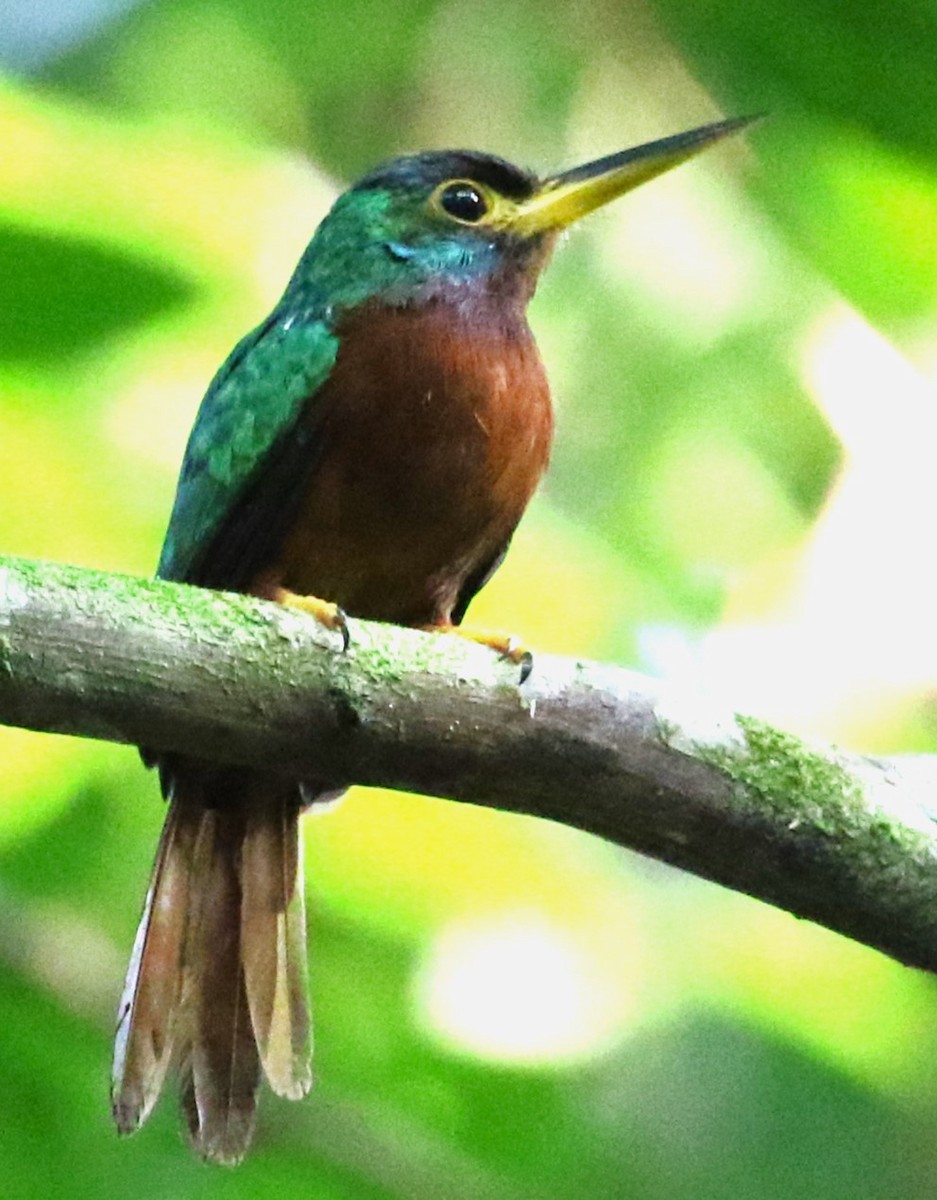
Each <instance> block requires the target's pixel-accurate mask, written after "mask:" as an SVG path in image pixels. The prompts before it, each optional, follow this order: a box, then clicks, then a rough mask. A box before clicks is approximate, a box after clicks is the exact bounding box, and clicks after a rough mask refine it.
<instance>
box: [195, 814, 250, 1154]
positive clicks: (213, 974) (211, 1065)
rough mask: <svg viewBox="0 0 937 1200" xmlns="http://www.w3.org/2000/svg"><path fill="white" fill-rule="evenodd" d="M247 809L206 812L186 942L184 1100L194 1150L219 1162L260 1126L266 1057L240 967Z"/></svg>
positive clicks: (243, 1145)
mask: <svg viewBox="0 0 937 1200" xmlns="http://www.w3.org/2000/svg"><path fill="white" fill-rule="evenodd" d="M243 836H244V816H243V812H242V811H241V812H238V811H237V810H235V811H234V812H233V813H232V812H230V811H225V810H221V809H209V810H206V811H205V812H204V813H203V816H202V829H201V832H200V836H199V839H198V844H197V846H196V852H195V861H194V866H195V870H196V872H197V878H198V883H199V902H198V906H197V911H196V912H195V913H194V914H193V919H192V923H191V926H190V937H189V938H188V939H187V945H186V952H185V957H186V972H187V976H188V978H187V988H188V989H189V995H190V999H187V1003H188V1004H189V1005H191V1008H190V1011H189V1014H188V1015H189V1019H190V1021H191V1035H192V1048H191V1056H190V1059H189V1067H188V1070H189V1072H190V1075H191V1085H188V1083H187V1084H186V1086H185V1087H184V1091H186V1092H187V1091H188V1090H189V1086H190V1087H191V1101H190V1102H188V1103H186V1104H185V1105H184V1107H185V1111H186V1115H187V1118H188V1121H189V1134H190V1136H191V1139H192V1144H193V1146H194V1148H195V1149H196V1150H197V1151H198V1153H199V1154H201V1155H202V1156H203V1157H204V1158H208V1159H211V1160H212V1161H214V1162H219V1163H227V1164H234V1163H237V1162H240V1160H241V1159H242V1158H243V1157H244V1152H245V1151H246V1149H247V1147H248V1145H249V1143H250V1139H251V1135H252V1134H253V1131H254V1115H255V1111H256V1107H257V1089H258V1087H259V1085H260V1059H259V1057H258V1054H257V1046H256V1042H255V1038H254V1031H253V1029H252V1028H251V1022H250V1013H249V1011H248V1006H247V996H246V994H245V991H244V976H243V972H242V967H241V926H240V908H241V889H240V884H239V881H238V862H239V858H240V851H241V845H242V839H243Z"/></svg>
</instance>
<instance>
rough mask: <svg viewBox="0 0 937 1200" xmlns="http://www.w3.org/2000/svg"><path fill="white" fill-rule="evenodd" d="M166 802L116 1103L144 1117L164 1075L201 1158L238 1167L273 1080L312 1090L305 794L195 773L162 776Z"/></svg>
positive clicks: (173, 764)
mask: <svg viewBox="0 0 937 1200" xmlns="http://www.w3.org/2000/svg"><path fill="white" fill-rule="evenodd" d="M160 766H161V777H162V779H163V783H164V788H165V790H166V791H167V793H168V794H169V795H170V796H171V802H170V806H169V813H168V816H167V818H166V825H165V828H164V830H163V835H162V839H161V841H160V845H159V850H158V852H157V857H156V864H155V866H154V869H153V877H152V880H151V884H150V890H149V893H148V895H147V899H146V905H145V908H144V912H143V917H142V919H141V922H140V927H139V930H138V932H137V937H136V941H135V943H134V949H133V955H132V958H131V961H130V967H129V970H128V972H127V981H126V984H125V987H124V994H123V997H122V999H121V1005H120V1012H119V1017H118V1027H117V1039H116V1043H115V1047H114V1072H113V1085H112V1102H113V1109H114V1118H115V1120H116V1122H117V1127H118V1129H119V1130H120V1131H121V1132H122V1133H129V1132H132V1131H133V1130H134V1129H136V1128H138V1127H139V1126H140V1125H141V1124H142V1123H143V1121H145V1120H146V1118H147V1117H148V1116H149V1114H150V1112H151V1110H152V1108H153V1106H154V1104H155V1103H156V1100H157V1098H158V1096H159V1093H160V1091H161V1089H162V1086H163V1083H164V1080H165V1077H166V1073H167V1070H168V1068H169V1067H170V1065H175V1066H177V1067H178V1069H179V1074H180V1077H181V1085H182V1107H183V1111H184V1113H185V1117H186V1121H187V1124H188V1127H189V1136H190V1139H191V1141H192V1144H193V1147H194V1148H195V1150H196V1151H197V1152H198V1153H199V1154H201V1155H202V1156H203V1157H204V1158H207V1159H210V1160H212V1161H214V1162H220V1163H237V1162H239V1161H240V1160H241V1159H242V1158H243V1156H244V1153H245V1151H246V1150H247V1147H248V1145H249V1143H250V1139H251V1135H252V1133H253V1128H254V1118H255V1113H256V1107H257V1091H258V1088H259V1085H260V1080H261V1077H262V1074H263V1073H265V1074H266V1076H267V1078H268V1080H269V1082H270V1085H271V1087H272V1088H273V1089H274V1091H276V1092H278V1093H279V1094H280V1095H283V1096H287V1097H290V1098H292V1099H299V1098H300V1097H301V1096H303V1095H305V1093H306V1092H307V1091H308V1090H309V1087H310V1085H311V1083H312V1068H311V1062H310V1060H311V1044H312V1039H311V1032H310V1019H309V983H308V972H307V964H306V916H305V900H304V895H303V879H302V855H301V853H300V827H299V817H300V812H301V808H302V797H301V794H300V790H299V785H298V784H292V783H288V782H284V781H282V780H280V779H277V778H276V777H274V776H269V775H258V774H255V773H254V772H245V771H234V770H228V769H225V768H221V767H213V766H210V765H208V764H204V763H199V762H195V761H193V760H191V759H178V760H171V761H166V762H163V763H161V764H160Z"/></svg>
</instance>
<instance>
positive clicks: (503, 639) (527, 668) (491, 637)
mask: <svg viewBox="0 0 937 1200" xmlns="http://www.w3.org/2000/svg"><path fill="white" fill-rule="evenodd" d="M430 628H431V629H432V630H433V631H435V632H443V633H454V634H455V635H456V636H457V637H461V638H465V639H466V641H469V642H475V643H476V644H477V645H479V646H487V647H489V649H491V650H494V651H496V653H498V654H500V656H501V657H502V658H506V659H507V660H508V662H512V663H514V665H515V666H517V667H520V672H521V677H520V679H519V680H518V682H519V683H523V682H524V681H525V680H526V679H527V678H528V676H529V675H530V673H531V671H532V670H533V669H534V656H533V655H532V654H531V652H530V651H529V650H528V649H527V647H526V646H525V645H524V643H523V642H522V641H521V640H520V638H517V637H515V636H514V634H513V633H501V632H500V631H499V630H494V629H474V628H472V626H470V625H468V626H466V625H445V626H443V627H442V629H441V630H440V627H439V626H438V625H433V626H430Z"/></svg>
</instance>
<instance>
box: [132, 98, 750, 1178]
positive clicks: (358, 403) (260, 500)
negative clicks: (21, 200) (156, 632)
mask: <svg viewBox="0 0 937 1200" xmlns="http://www.w3.org/2000/svg"><path fill="white" fill-rule="evenodd" d="M745 123H746V122H745V121H738V120H736V121H723V122H719V123H717V124H713V125H708V126H704V127H702V128H700V129H695V130H692V131H690V132H688V133H682V134H679V135H677V136H675V137H670V138H665V139H663V140H661V141H657V142H652V143H650V144H647V145H643V146H639V147H637V148H635V149H631V150H625V151H623V152H622V153H619V154H613V155H610V156H609V157H607V158H602V159H599V160H598V161H596V162H592V163H589V164H588V165H586V166H581V167H576V168H575V169H573V170H571V171H566V172H564V173H563V174H559V175H553V176H550V177H548V178H545V179H540V178H537V177H536V176H535V175H533V174H531V173H529V172H527V171H524V170H521V169H519V168H518V167H515V166H512V165H511V164H510V163H508V162H505V161H504V160H503V159H500V158H496V157H494V156H493V155H488V154H479V153H473V152H468V151H448V152H430V153H424V154H415V155H411V156H408V157H403V158H397V159H394V160H393V161H391V162H389V163H387V164H386V165H384V166H381V167H378V168H377V169H376V170H373V171H371V172H370V174H368V175H366V176H365V177H364V178H363V179H361V180H360V181H359V182H358V183H357V184H355V186H354V187H352V188H351V189H350V190H349V191H347V192H345V193H344V194H343V195H342V196H340V197H339V199H338V200H337V201H336V203H335V205H334V207H333V208H332V210H331V212H329V214H328V215H327V216H326V218H325V219H324V220H323V222H322V224H321V225H320V226H319V228H318V230H317V231H316V233H315V236H314V237H313V239H312V241H311V242H310V243H309V246H308V247H307V249H306V251H305V253H304V254H303V256H302V258H301V259H300V262H299V265H298V266H297V268H296V271H295V273H294V274H293V277H292V279H291V280H290V282H289V284H288V286H287V288H286V291H285V293H284V295H283V297H282V299H281V300H280V302H279V303H278V304H277V306H276V307H275V308H274V310H273V312H272V313H271V314H270V316H269V317H268V318H267V319H266V320H265V321H264V322H263V324H261V325H260V326H258V328H257V329H255V330H254V331H253V332H252V333H249V334H248V335H247V336H246V337H245V338H244V339H243V340H242V341H241V342H240V343H239V344H238V345H237V346H236V347H235V348H234V350H233V351H232V353H231V355H230V356H229V358H228V359H227V361H226V362H225V363H224V365H223V366H222V367H221V369H220V370H219V372H218V374H217V375H216V376H215V378H214V380H213V381H212V383H211V385H210V387H209V389H208V392H207V394H206V395H205V398H204V400H203V401H202V404H201V408H200V409H199V412H198V416H197V418H196V421H195V426H194V428H193V430H192V433H191V436H190V438H189V442H188V446H187V448H186V452H185V459H184V461H183V464H182V471H181V474H180V477H179V482H178V489H177V492H176V498H175V504H174V507H173V510H172V517H171V519H170V523H169V530H168V533H167V534H166V540H165V544H164V546H163V551H162V556H161V558H160V562H159V568H158V575H159V576H160V577H161V578H163V579H173V580H180V581H184V582H187V583H191V584H196V585H201V586H203V587H208V588H220V589H224V590H227V591H235V592H247V593H250V594H252V595H255V596H261V597H266V598H268V599H273V600H277V601H280V602H283V603H287V604H294V605H297V606H298V607H300V608H303V609H305V610H306V611H308V612H310V613H312V614H313V615H314V616H316V617H317V618H318V619H319V620H321V621H323V622H325V624H326V625H328V626H329V627H331V628H333V629H336V630H338V631H340V632H342V634H343V636H345V637H347V633H346V630H345V621H344V614H345V613H348V614H354V615H356V616H359V617H362V618H369V619H372V620H376V621H391V622H397V623H399V624H402V625H410V626H416V627H420V628H428V629H434V630H442V631H453V630H457V629H458V626H459V625H460V622H461V621H462V618H463V616H464V614H465V611H466V609H467V607H468V605H469V603H470V601H471V599H472V597H473V596H474V595H475V593H476V592H477V591H478V590H479V588H481V587H482V586H483V585H484V584H485V583H486V582H487V580H488V579H490V577H491V575H492V574H493V572H494V571H495V570H496V569H497V567H498V565H499V564H500V562H501V560H502V558H503V557H504V554H505V551H506V550H507V547H508V543H509V542H510V540H511V535H512V533H513V531H514V528H515V526H516V525H517V523H518V521H519V520H520V517H521V515H522V513H523V512H524V509H525V507H526V506H527V502H528V501H529V500H530V497H531V495H532V493H533V491H534V489H535V488H536V486H537V483H538V481H539V479H540V476H541V474H542V473H543V470H544V468H545V467H546V464H547V458H548V456H549V453H550V442H551V437H552V426H553V418H552V410H551V404H550V394H549V388H548V385H547V380H546V377H545V374H544V369H543V366H542V364H541V361H540V357H539V355H538V352H537V348H536V345H535V344H534V340H533V336H532V334H531V331H530V329H529V327H528V325H527V319H526V315H525V310H526V307H527V302H528V301H529V300H530V298H531V295H532V294H533V291H534V288H535V286H536V284H537V280H538V277H539V275H540V272H541V271H542V270H543V268H544V266H545V264H546V263H547V260H548V258H549V256H550V253H551V251H552V249H553V246H554V243H555V241H556V238H557V235H558V233H559V231H561V230H562V229H564V228H565V227H566V226H568V225H569V224H571V223H572V222H573V221H576V220H578V219H579V218H580V217H582V216H584V215H585V214H586V213H588V212H590V211H591V210H592V209H595V208H597V207H599V206H600V205H602V204H605V203H606V202H607V201H609V200H612V199H613V198H615V197H616V196H619V195H621V194H622V193H624V192H627V191H629V190H630V189H631V188H634V187H636V186H637V185H638V184H641V183H643V182H645V181H646V180H649V179H652V178H654V176H656V175H660V174H661V173H662V172H664V171H666V170H669V169H670V168H671V167H673V166H676V165H677V164H678V163H680V162H683V161H684V160H685V159H687V158H689V157H691V156H692V155H694V154H696V153H697V152H699V151H700V150H702V149H704V148H705V147H707V146H710V145H712V144H713V143H714V142H716V141H718V140H719V139H720V138H722V137H724V136H725V135H727V134H729V133H732V132H734V131H735V130H737V129H739V128H741V127H742V126H743V125H744V124H745ZM316 597H324V598H325V599H317V598H316ZM470 636H471V635H470ZM480 640H483V641H485V642H486V643H487V644H489V645H493V646H495V647H496V648H498V649H500V650H501V651H502V652H505V653H515V651H514V650H513V649H512V647H511V645H510V644H509V643H508V641H507V640H506V639H499V638H497V637H491V636H485V635H480ZM150 759H151V760H154V759H155V761H157V762H158V766H159V773H160V780H161V784H162V789H163V794H164V795H165V797H166V798H167V800H168V801H169V809H168V814H167V817H166V823H165V826H164V829H163V834H162V838H161V840H160V843H159V849H158V851H157V856H156V863H155V866H154V869H153V876H152V880H151V883H150V889H149V892H148V895H147V898H146V904H145V908H144V912H143V917H142V920H141V922H140V927H139V930H138V933H137V937H136V941H135V944H134V948H133V955H132V958H131V962H130V967H129V970H128V974H127V981H126V985H125V988H124V993H123V997H122V999H121V1004H120V1011H119V1015H118V1028H117V1040H116V1047H115V1055H114V1071H113V1089H112V1099H113V1108H114V1116H115V1119H116V1122H117V1125H118V1128H119V1129H120V1130H121V1131H122V1132H129V1131H131V1130H134V1129H136V1128H137V1127H138V1126H139V1125H140V1124H141V1123H142V1122H143V1121H144V1120H145V1119H146V1118H147V1116H148V1115H149V1113H150V1111H151V1110H152V1108H153V1105H154V1104H155V1102H156V1100H157V1097H158V1096H159V1093H160V1090H161V1088H162V1085H163V1082H164V1078H165V1076H166V1073H167V1070H168V1068H169V1067H170V1065H172V1066H174V1067H175V1069H177V1070H178V1072H179V1073H180V1075H181V1081H182V1101H183V1108H184V1111H185V1116H186V1119H187V1122H188V1127H189V1133H190V1136H191V1140H192V1143H193V1145H194V1147H195V1149H196V1150H197V1151H198V1152H199V1153H200V1154H202V1155H203V1156H204V1157H205V1158H208V1159H213V1160H215V1161H218V1162H226V1163H232V1162H237V1161H238V1160H239V1159H240V1158H241V1157H242V1156H243V1154H244V1151H245V1149H246V1148H247V1145H248V1142H249V1141H250V1137H251V1132H252V1128H253V1123H254V1111H255V1106H256V1095H257V1091H258V1087H259V1084H260V1081H261V1078H262V1076H266V1078H267V1081H268V1082H269V1084H270V1086H271V1087H272V1088H273V1090H274V1091H275V1092H278V1093H279V1094H280V1095H282V1096H288V1097H291V1098H299V1097H301V1096H303V1095H304V1094H305V1093H306V1091H308V1089H309V1087H310V1084H311V1081H312V1073H311V1067H310V1050H311V1037H310V1019H309V1004H308V982H307V971H306V930H305V912H304V902H303V883H302V855H301V851H300V837H299V817H300V814H301V812H302V810H303V809H304V808H305V807H306V806H307V805H309V804H310V803H314V802H315V800H316V799H317V798H319V797H320V796H321V794H322V793H323V791H324V784H323V783H322V782H321V781H317V780H316V779H315V778H309V779H303V780H298V779H288V778H281V777H279V776H277V775H274V774H270V773H267V772H262V771H252V770H244V769H241V768H233V767H228V766H223V765H218V764H215V763H212V762H206V761H202V760H199V759H197V758H192V757H188V756H183V755H178V754H160V755H159V756H158V758H156V757H155V756H150Z"/></svg>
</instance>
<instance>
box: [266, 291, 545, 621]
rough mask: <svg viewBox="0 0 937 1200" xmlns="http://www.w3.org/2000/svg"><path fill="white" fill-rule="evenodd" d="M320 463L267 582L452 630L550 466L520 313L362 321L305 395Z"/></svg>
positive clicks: (532, 357) (376, 615)
mask: <svg viewBox="0 0 937 1200" xmlns="http://www.w3.org/2000/svg"><path fill="white" fill-rule="evenodd" d="M313 406H314V407H313V410H312V411H311V413H310V419H311V420H313V421H315V423H316V432H315V440H316V446H317V450H316V453H317V464H316V466H315V469H314V470H313V471H312V473H311V479H310V481H309V484H308V487H307V489H306V493H305V495H304V497H303V499H302V502H301V504H300V508H299V512H298V515H297V518H296V520H295V522H294V524H293V527H292V529H291V530H290V531H289V532H288V534H287V536H286V538H285V540H284V542H283V544H282V548H281V552H280V554H279V556H278V562H277V564H276V567H275V570H274V571H273V573H272V574H273V575H274V576H275V579H276V582H278V583H280V584H281V585H282V586H284V587H286V588H288V589H289V590H291V591H296V592H301V593H307V594H313V595H318V596H321V597H322V598H324V599H327V600H333V601H335V602H337V603H338V604H340V605H341V606H342V607H343V608H345V609H346V610H347V611H348V612H350V613H353V614H356V615H359V616H363V617H370V618H372V619H375V620H386V621H395V622H397V623H400V624H413V625H417V624H441V623H446V622H447V621H448V620H449V618H450V614H451V612H452V609H453V607H454V606H455V604H456V602H457V600H458V598H459V595H460V592H461V591H462V589H463V587H464V585H465V584H466V581H467V580H469V579H471V578H472V577H473V576H474V575H476V574H477V572H479V571H482V570H484V569H485V568H486V567H487V566H488V565H489V564H491V563H492V562H493V560H494V559H495V558H496V557H497V555H498V554H499V553H500V551H501V550H502V549H503V547H504V546H505V544H506V543H507V541H508V539H509V538H510V536H511V533H512V532H513V530H514V527H515V525H516V524H517V522H518V521H519V520H520V517H521V515H522V513H523V511H524V509H525V507H526V506H527V502H528V501H529V499H530V497H531V495H532V493H533V491H534V489H535V487H536V486H537V483H538V481H539V479H540V476H541V475H542V473H543V470H544V468H545V466H546V463H547V459H548V457H549V451H550V441H551V436H552V411H551V405H550V397H549V389H548V386H547V382H546V377H545V375H544V371H543V367H542V364H541V362H540V357H539V354H538V353H537V349H536V346H535V344H534V341H533V338H532V335H531V334H530V331H529V329H528V328H527V325H526V322H525V321H524V320H523V317H519V318H518V320H516V321H514V322H512V323H511V324H510V325H508V326H507V327H505V326H504V325H502V324H500V323H495V322H487V323H486V322H482V321H476V322H473V323H472V324H471V326H470V327H469V328H466V322H465V321H464V320H463V321H458V320H456V319H455V314H454V313H453V311H452V310H451V309H449V308H447V307H443V306H435V307H432V308H429V309H422V310H413V309H382V310H378V311H372V312H371V313H368V312H363V313H360V314H358V315H357V316H356V319H355V320H354V321H349V322H348V323H347V324H346V326H345V327H344V328H343V329H342V330H341V350H340V352H339V356H338V359H337V361H336V364H335V367H334V368H333V371H332V373H331V375H330V377H329V380H328V382H327V383H326V384H325V385H324V387H323V388H322V389H321V390H320V392H319V394H318V395H317V396H316V397H315V400H314V401H313Z"/></svg>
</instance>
